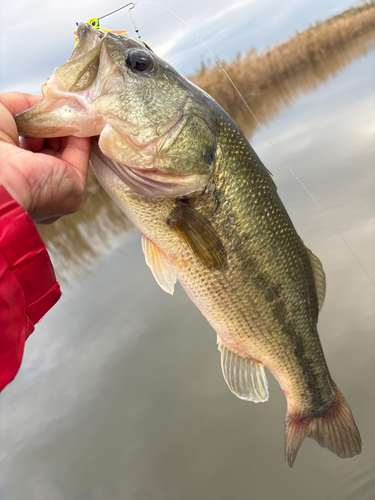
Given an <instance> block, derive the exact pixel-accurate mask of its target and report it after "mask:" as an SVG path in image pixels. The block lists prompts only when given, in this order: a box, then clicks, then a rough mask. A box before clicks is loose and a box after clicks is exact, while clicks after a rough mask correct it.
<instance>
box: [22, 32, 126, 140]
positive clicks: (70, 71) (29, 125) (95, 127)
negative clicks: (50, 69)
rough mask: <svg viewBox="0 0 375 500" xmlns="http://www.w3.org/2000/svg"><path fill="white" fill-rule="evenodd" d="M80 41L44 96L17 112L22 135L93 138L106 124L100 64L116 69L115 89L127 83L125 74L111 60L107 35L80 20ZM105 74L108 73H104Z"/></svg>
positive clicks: (112, 86) (113, 78)
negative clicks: (106, 45)
mask: <svg viewBox="0 0 375 500" xmlns="http://www.w3.org/2000/svg"><path fill="white" fill-rule="evenodd" d="M78 36H79V44H78V45H77V47H76V48H75V49H74V51H73V53H72V55H71V57H70V59H69V60H68V62H67V63H65V64H63V65H62V66H60V67H59V68H57V69H55V71H54V73H53V75H52V77H51V78H49V79H48V81H47V83H44V84H43V85H42V95H43V98H42V99H41V100H40V101H39V102H38V103H37V104H35V106H33V107H32V108H30V109H28V110H26V111H24V112H23V113H20V114H19V115H16V116H15V117H14V118H15V121H16V124H17V128H18V132H19V134H20V135H23V136H27V137H43V138H50V137H62V136H66V135H73V136H75V137H90V136H95V135H99V134H100V132H101V131H102V130H103V128H104V126H105V122H104V119H103V116H102V113H100V112H98V111H99V103H96V101H97V100H98V99H100V96H101V95H102V94H103V92H104V90H105V89H104V88H103V85H101V84H100V81H98V80H100V78H101V79H102V78H103V75H101V76H100V78H99V77H98V71H99V65H100V64H101V65H102V67H103V66H104V65H105V64H107V66H109V68H108V70H107V73H108V72H110V71H112V73H113V75H112V78H111V91H112V92H115V91H116V90H118V89H119V88H120V87H121V86H123V85H124V77H123V75H122V73H121V72H120V70H118V69H117V71H116V67H115V64H114V63H113V62H112V61H111V60H110V57H109V54H108V53H107V50H106V47H105V44H104V40H105V38H106V36H107V34H104V33H101V32H99V31H98V30H96V29H94V28H92V27H90V26H89V25H88V24H85V23H80V24H79V27H78ZM104 76H105V72H104Z"/></svg>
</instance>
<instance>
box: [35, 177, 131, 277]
mask: <svg viewBox="0 0 375 500" xmlns="http://www.w3.org/2000/svg"><path fill="white" fill-rule="evenodd" d="M131 228H133V225H132V224H131V222H130V221H129V219H128V218H127V217H126V216H125V215H124V213H123V212H122V211H121V210H120V209H119V208H118V206H117V205H116V204H115V203H114V202H113V201H112V199H111V198H110V197H109V196H108V195H107V193H106V192H105V191H104V189H103V188H102V186H101V185H100V184H99V182H98V181H97V179H96V176H95V174H94V173H93V171H92V170H91V169H90V171H89V176H88V182H87V187H86V191H85V196H84V199H83V202H82V205H81V207H80V209H79V211H78V212H77V213H75V214H73V215H69V216H67V217H63V218H61V219H59V220H58V221H57V222H55V223H54V224H52V225H48V226H42V225H39V226H38V230H39V233H40V235H41V237H42V239H43V241H44V242H45V244H46V245H47V248H48V251H49V252H50V255H51V258H52V261H53V264H54V267H55V271H56V275H57V278H58V280H59V281H60V282H62V283H68V282H69V281H71V280H72V279H73V278H77V277H79V276H82V275H83V274H84V273H85V272H86V271H87V270H88V269H92V268H93V266H94V264H95V263H96V262H97V261H98V259H99V258H100V257H101V256H102V255H103V254H104V253H105V252H106V251H108V250H109V248H110V247H111V246H112V245H113V244H114V243H115V241H116V240H117V239H118V238H119V236H121V234H124V233H125V232H126V231H129V230H130V229H131Z"/></svg>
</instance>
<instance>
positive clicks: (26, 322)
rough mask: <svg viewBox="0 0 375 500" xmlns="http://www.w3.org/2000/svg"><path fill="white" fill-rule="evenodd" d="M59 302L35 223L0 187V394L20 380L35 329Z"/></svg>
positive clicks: (51, 271) (45, 252)
mask: <svg viewBox="0 0 375 500" xmlns="http://www.w3.org/2000/svg"><path fill="white" fill-rule="evenodd" d="M60 297H61V291H60V286H59V284H58V283H57V281H56V277H55V273H54V271H53V267H52V263H51V260H50V258H49V255H48V252H47V250H46V247H45V245H44V243H43V241H42V239H41V238H40V236H39V233H38V230H37V228H36V226H35V224H34V222H33V221H32V219H31V217H30V215H29V214H28V213H26V212H25V211H24V210H23V208H22V207H20V205H18V203H17V202H16V201H15V200H14V199H13V198H12V197H11V196H10V195H9V193H8V192H7V191H6V190H5V188H4V187H2V186H0V391H1V390H2V389H3V388H4V387H5V386H6V385H7V384H9V382H11V381H12V380H13V379H14V377H15V376H16V374H17V372H18V370H19V367H20V365H21V361H22V355H23V349H24V344H25V340H26V339H27V337H28V336H29V335H30V334H31V333H32V332H33V331H34V325H35V324H36V323H37V322H38V321H39V320H40V319H41V318H42V317H43V316H44V315H45V314H46V312H47V311H48V310H49V309H50V308H51V307H52V306H53V305H54V304H55V303H56V302H57V301H58V300H59V298H60Z"/></svg>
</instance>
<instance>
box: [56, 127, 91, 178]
mask: <svg viewBox="0 0 375 500" xmlns="http://www.w3.org/2000/svg"><path fill="white" fill-rule="evenodd" d="M90 145H91V137H73V136H69V137H63V138H62V139H61V147H62V148H63V147H64V146H65V147H64V150H63V153H62V155H61V159H62V160H63V161H65V162H66V163H68V164H69V165H71V166H72V167H74V168H75V169H76V170H78V172H79V173H80V174H82V175H83V178H84V180H86V177H87V172H88V168H89V158H90Z"/></svg>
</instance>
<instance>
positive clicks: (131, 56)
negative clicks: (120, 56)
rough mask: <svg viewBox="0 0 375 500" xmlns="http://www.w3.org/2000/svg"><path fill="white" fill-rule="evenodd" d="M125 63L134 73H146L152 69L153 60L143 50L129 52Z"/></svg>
mask: <svg viewBox="0 0 375 500" xmlns="http://www.w3.org/2000/svg"><path fill="white" fill-rule="evenodd" d="M125 62H126V65H127V66H128V67H129V68H130V69H132V70H135V71H146V70H151V69H152V68H153V59H152V57H151V55H150V54H148V53H147V52H146V51H145V50H139V49H135V50H131V51H130V52H129V53H128V55H127V57H126V61H125Z"/></svg>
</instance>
